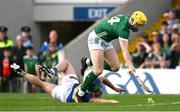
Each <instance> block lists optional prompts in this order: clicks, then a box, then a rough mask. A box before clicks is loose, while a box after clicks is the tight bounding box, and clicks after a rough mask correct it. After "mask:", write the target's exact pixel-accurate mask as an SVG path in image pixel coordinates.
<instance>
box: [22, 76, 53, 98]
mask: <svg viewBox="0 0 180 112" xmlns="http://www.w3.org/2000/svg"><path fill="white" fill-rule="evenodd" d="M24 78H25V79H26V80H27V81H28V82H30V83H31V84H32V85H35V86H36V87H39V88H41V89H43V90H44V91H45V92H46V93H48V94H49V95H51V93H52V90H53V89H54V88H55V87H56V85H55V84H51V83H48V82H44V81H41V80H40V79H39V78H37V77H36V76H34V75H31V74H29V73H26V74H25V75H24Z"/></svg>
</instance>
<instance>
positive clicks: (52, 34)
mask: <svg viewBox="0 0 180 112" xmlns="http://www.w3.org/2000/svg"><path fill="white" fill-rule="evenodd" d="M49 43H55V44H56V50H57V51H58V50H60V49H62V47H63V45H62V43H60V42H59V41H58V34H57V31H56V30H52V31H50V33H49V39H48V41H45V42H44V43H43V45H42V46H41V48H40V52H44V51H48V48H49Z"/></svg>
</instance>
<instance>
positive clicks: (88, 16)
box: [74, 7, 115, 20]
mask: <svg viewBox="0 0 180 112" xmlns="http://www.w3.org/2000/svg"><path fill="white" fill-rule="evenodd" d="M113 9H115V7H74V20H97V19H101V18H103V17H104V16H106V15H107V14H108V13H110V12H111V11H112V10H113Z"/></svg>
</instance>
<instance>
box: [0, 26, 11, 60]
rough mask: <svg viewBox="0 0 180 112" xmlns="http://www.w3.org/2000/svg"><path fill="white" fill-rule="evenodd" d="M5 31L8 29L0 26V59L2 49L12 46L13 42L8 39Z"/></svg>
mask: <svg viewBox="0 0 180 112" xmlns="http://www.w3.org/2000/svg"><path fill="white" fill-rule="evenodd" d="M7 31H8V28H7V27H6V26H0V57H2V54H3V48H5V47H11V46H13V45H14V43H13V41H12V40H11V39H9V38H8V36H7Z"/></svg>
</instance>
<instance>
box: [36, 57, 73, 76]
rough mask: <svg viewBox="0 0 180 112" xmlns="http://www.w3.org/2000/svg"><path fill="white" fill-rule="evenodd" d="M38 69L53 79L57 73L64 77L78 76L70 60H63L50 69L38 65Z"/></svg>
mask: <svg viewBox="0 0 180 112" xmlns="http://www.w3.org/2000/svg"><path fill="white" fill-rule="evenodd" d="M38 68H39V69H40V70H42V71H44V72H45V74H47V75H48V76H50V77H53V76H54V75H55V74H56V73H59V72H61V73H63V74H64V75H68V74H76V72H75V69H74V67H73V66H72V64H71V63H70V62H69V61H68V60H63V61H61V62H59V63H58V64H57V65H56V66H54V67H52V68H50V69H49V68H47V67H45V66H41V65H38Z"/></svg>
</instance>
